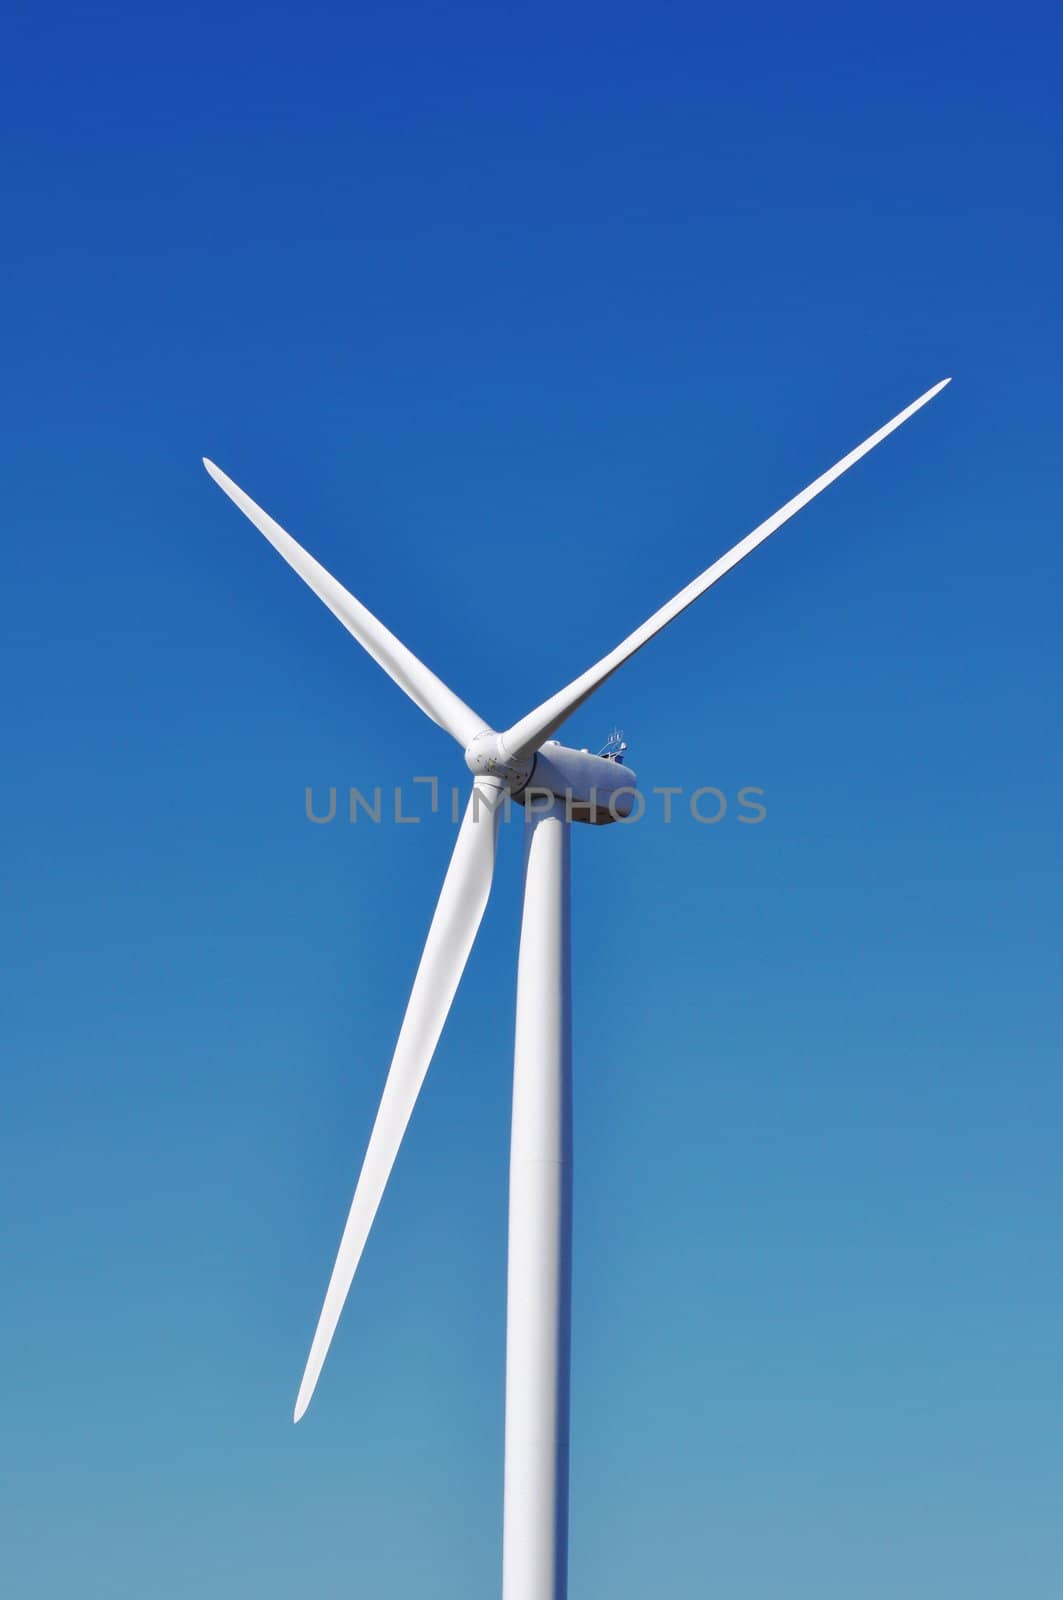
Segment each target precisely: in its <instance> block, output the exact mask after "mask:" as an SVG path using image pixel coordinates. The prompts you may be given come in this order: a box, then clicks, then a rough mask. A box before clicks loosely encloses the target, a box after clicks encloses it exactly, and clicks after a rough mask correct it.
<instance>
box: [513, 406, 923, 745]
mask: <svg viewBox="0 0 1063 1600" xmlns="http://www.w3.org/2000/svg"><path fill="white" fill-rule="evenodd" d="M950 381H951V380H950V379H948V378H944V379H943V380H942V381H941V383H936V384H935V385H934V387H933V388H932V389H928V390H927V392H926V394H922V395H920V396H919V399H918V400H913V401H912V404H911V405H910V406H908V407H906V409H905V410H904V411H902V412H900V414H899V415H898V416H896V417H894V418H893V420H892V422H887V423H886V425H885V427H883V428H879V430H878V432H877V433H873V434H872V435H871V437H870V439H865V440H864V442H863V444H860V445H857V447H856V449H855V450H850V452H849V454H848V455H847V456H843V457H842V459H841V460H840V461H838V462H836V463H835V464H834V466H833V467H831V468H830V469H829V471H827V472H824V473H823V474H822V476H821V477H819V478H817V479H816V481H815V483H810V484H809V486H808V488H807V489H802V490H801V493H800V494H796V495H794V497H793V499H792V500H788V501H787V502H786V504H785V505H784V506H783V507H782V509H781V510H779V511H776V513H775V515H774V516H772V517H769V518H768V520H767V522H762V523H761V524H760V526H759V528H754V529H753V532H752V533H747V534H746V536H745V538H744V539H742V540H740V541H739V543H738V544H736V545H735V547H734V549H733V550H728V552H727V554H726V555H725V556H721V557H720V559H719V560H718V561H714V562H713V564H712V566H711V567H707V568H706V570H705V571H704V572H703V573H702V574H701V576H700V577H698V578H695V579H694V581H693V583H688V584H687V586H686V588H685V589H682V590H680V592H679V594H677V595H676V596H675V598H674V599H673V600H669V601H668V603H667V604H666V605H663V606H662V607H661V608H660V610H659V611H655V612H654V613H653V616H652V617H650V618H649V620H648V621H647V622H644V623H643V624H642V626H641V628H636V629H635V631H634V633H631V634H629V635H628V637H627V638H626V639H624V640H623V642H622V643H621V644H618V645H617V647H616V649H615V650H612V651H610V653H609V655H607V656H603V657H602V659H601V661H599V662H597V663H596V665H595V666H593V667H590V668H588V670H587V671H586V672H585V673H584V674H583V675H582V677H579V678H575V679H574V680H573V681H572V683H570V684H569V685H568V686H567V687H566V688H564V689H561V690H560V691H559V692H558V693H557V694H555V695H553V696H552V697H551V698H550V699H549V700H544V701H543V703H542V705H541V706H537V707H536V709H535V710H534V711H531V712H529V713H528V715H527V716H526V717H523V718H522V719H521V720H520V722H516V723H514V724H513V726H512V728H509V729H507V731H506V732H505V733H504V734H503V735H502V737H501V743H502V745H503V747H504V749H505V752H506V754H507V755H508V756H510V757H511V758H512V759H513V760H515V761H518V760H524V759H526V758H527V757H528V756H530V755H533V754H534V752H535V751H536V750H538V748H539V746H540V745H541V744H542V743H543V741H544V739H549V738H550V736H551V734H553V733H554V732H555V731H556V730H557V729H558V728H559V727H560V726H561V724H562V723H563V722H564V721H565V719H566V718H567V717H570V716H571V715H572V713H573V711H575V710H576V709H577V708H578V707H579V706H581V705H582V704H583V702H584V700H586V699H587V698H588V697H589V696H590V695H592V694H593V693H594V691H595V689H597V688H598V686H599V684H602V683H604V682H605V680H606V678H609V677H611V676H612V674H613V673H614V672H615V671H616V669H617V667H620V666H622V665H623V663H624V662H625V661H626V660H627V659H628V657H629V656H633V655H634V654H635V652H636V651H637V650H641V649H642V646H643V645H644V644H646V643H647V642H648V641H649V640H650V639H652V638H653V636H654V634H655V633H660V631H661V629H662V628H664V627H666V626H667V624H668V623H669V622H671V621H672V620H673V618H675V617H678V615H679V613H680V612H681V611H685V610H686V608H687V606H689V605H690V604H692V602H693V601H695V600H696V599H697V598H698V596H699V595H702V594H704V593H705V590H706V589H710V588H711V587H712V585H713V584H714V583H716V582H717V580H718V579H720V578H722V577H723V575H724V573H726V572H730V570H731V568H732V567H736V566H737V565H738V563H739V562H740V561H741V560H742V559H743V557H744V556H747V555H748V554H749V552H750V551H751V550H755V549H756V547H757V545H758V544H763V543H764V540H765V539H767V538H768V537H769V536H770V535H771V534H773V533H774V532H775V530H776V528H781V527H782V525H783V523H784V522H789V520H790V518H791V517H792V516H794V515H795V514H796V513H797V512H798V511H800V510H801V508H802V506H807V505H808V502H809V501H810V500H814V499H815V498H816V496H817V494H820V493H822V491H823V490H824V489H826V488H827V487H828V485H829V484H832V483H833V482H834V480H835V478H840V477H841V475H842V473H843V472H848V470H849V468H850V467H851V466H854V465H855V463H856V462H857V461H859V460H860V458H861V456H866V455H867V453H868V451H869V450H873V449H874V448H875V446H876V445H877V444H881V443H882V441H883V439H885V438H887V437H888V435H889V434H891V433H892V432H893V431H894V429H895V428H899V427H900V425H901V423H902V422H907V421H908V418H909V417H911V416H914V415H915V413H916V412H917V411H918V410H919V409H920V407H922V406H925V405H926V403H927V401H928V400H933V398H934V396H935V395H936V394H940V392H941V390H942V389H944V387H945V385H946V384H947V383H949V382H950Z"/></svg>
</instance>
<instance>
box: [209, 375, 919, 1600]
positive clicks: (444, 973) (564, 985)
mask: <svg viewBox="0 0 1063 1600" xmlns="http://www.w3.org/2000/svg"><path fill="white" fill-rule="evenodd" d="M949 381H950V380H949V379H948V378H946V379H944V380H943V382H941V383H939V384H936V385H935V386H934V388H932V389H928V390H927V392H926V393H925V394H923V395H920V397H919V399H918V400H915V401H913V402H912V404H911V405H910V406H908V407H906V409H905V410H904V411H902V412H900V413H899V414H898V415H897V416H895V417H894V418H893V419H892V421H890V422H887V423H886V425H885V426H884V427H882V428H879V430H878V431H877V433H873V434H872V435H871V436H870V438H868V439H865V440H864V442H863V444H860V445H857V447H856V449H855V450H851V451H850V452H849V454H848V455H847V456H843V457H842V459H841V460H840V461H838V462H836V463H835V465H834V466H833V467H831V468H830V469H829V470H828V471H827V472H824V473H823V474H822V475H821V476H820V477H818V478H816V479H815V481H814V482H813V483H810V484H809V485H808V487H807V488H806V489H802V491H801V493H800V494H797V495H795V496H794V498H793V499H792V500H788V501H787V502H786V504H785V505H784V506H783V507H782V508H781V509H780V510H779V511H776V512H775V514H774V516H771V517H769V518H768V520H767V521H766V522H762V523H761V524H760V526H759V527H757V528H754V530H753V532H752V533H749V534H747V535H746V537H745V538H744V539H742V540H740V541H739V543H738V544H736V545H735V546H734V548H733V549H731V550H729V551H728V552H727V554H726V555H723V556H721V557H720V558H719V560H718V561H715V562H713V564H712V566H710V567H707V568H706V570H705V571H704V572H703V573H701V575H700V576H699V577H697V578H695V579H694V580H693V582H692V583H689V584H688V585H687V586H686V588H685V589H682V590H680V592H679V593H678V594H677V595H676V596H675V597H674V599H672V600H669V601H668V602H667V604H665V605H663V606H661V608H660V609H659V610H658V611H655V612H654V613H653V615H652V616H651V617H650V618H648V620H647V621H646V622H644V623H643V624H642V626H641V627H639V628H636V629H635V631H634V633H631V634H629V635H628V637H627V638H626V639H624V640H623V641H622V642H621V643H620V644H618V645H617V646H616V649H615V650H612V651H610V653H609V654H608V655H606V656H603V657H602V659H601V660H600V661H598V662H597V663H596V664H595V665H594V666H592V667H589V668H588V669H587V671H586V672H584V673H583V674H582V676H581V677H578V678H576V679H574V680H573V682H572V683H570V684H567V685H566V687H565V688H563V689H560V690H558V692H557V693H556V694H555V695H552V696H551V697H550V699H549V700H544V701H543V703H542V705H540V706H536V708H535V710H534V711H529V712H528V714H527V716H525V717H522V718H521V720H520V721H519V722H515V723H514V724H513V726H512V727H511V728H507V729H506V730H505V732H503V733H498V732H496V731H495V730H494V729H493V728H491V727H489V726H488V724H487V723H485V722H484V720H483V718H482V717H481V716H479V715H478V714H477V713H476V712H475V711H473V710H471V709H470V707H469V706H467V705H466V704H465V702H464V701H463V700H459V699H458V696H457V695H456V694H454V692H453V691H452V690H451V689H448V688H447V686H446V684H444V683H442V682H441V681H440V679H439V678H437V677H436V675H435V673H434V672H431V671H430V670H429V668H428V667H426V666H425V665H424V663H423V662H421V661H419V660H418V659H417V657H416V656H415V655H414V654H413V653H412V652H411V651H410V650H408V649H407V648H406V646H405V645H404V644H402V643H401V641H400V640H398V639H397V638H396V637H395V635H394V634H393V633H390V632H389V631H388V629H387V628H385V627H384V625H383V623H381V622H379V621H378V620H377V619H376V617H374V616H373V615H372V614H371V612H369V611H367V610H366V608H365V606H363V605H362V604H361V603H360V602H359V601H358V600H356V599H355V598H354V596H353V595H352V594H350V593H348V591H347V590H346V589H345V588H344V587H343V586H342V584H340V583H338V582H337V581H336V579H335V578H333V577H331V576H330V574H329V573H328V572H326V571H325V569H324V567H322V566H321V565H320V564H319V563H318V562H317V561H315V560H314V558H313V556H311V555H309V554H308V553H307V552H306V551H305V550H304V549H303V548H302V547H301V546H300V545H298V544H297V543H296V542H295V540H294V539H293V538H292V537H291V536H290V535H289V534H287V533H285V531H284V529H283V528H281V527H280V526H279V525H278V524H277V523H276V522H274V520H273V518H272V517H270V516H268V515H267V514H266V512H265V511H263V510H262V508H261V506H258V505H256V504H255V502H254V501H253V500H252V499H251V498H250V497H249V496H248V495H246V494H245V493H244V491H243V490H242V489H240V488H238V487H237V485H236V484H235V483H233V482H232V480H231V479H230V478H227V477H226V475H225V473H224V472H222V471H221V470H220V469H219V468H218V467H216V466H215V465H214V463H213V462H212V461H207V460H204V463H203V464H204V466H205V467H206V469H207V471H208V472H209V473H210V475H211V477H212V478H213V479H214V481H215V482H216V483H217V484H218V485H219V486H220V487H221V488H222V489H223V490H224V491H225V493H226V494H227V495H228V496H229V498H230V500H232V501H233V503H234V504H235V505H237V506H239V508H240V510H241V511H243V512H244V514H245V515H246V516H247V517H249V518H250V520H251V521H252V522H253V523H254V525H255V527H256V528H258V529H259V531H260V532H261V533H263V534H264V535H265V537H266V538H267V539H268V540H269V542H270V544H272V545H273V546H274V548H275V549H276V550H277V551H279V553H280V554H281V555H282V556H283V557H284V559H285V560H286V561H287V562H288V563H289V565H290V566H291V567H293V568H294V569H295V571H296V572H297V573H298V574H299V576H300V577H301V578H302V579H303V581H304V582H305V583H306V584H308V585H309V587H310V588H311V589H312V590H313V591H314V593H315V594H316V595H318V597H319V598H320V599H321V600H323V601H324V602H325V604H326V605H327V606H328V608H329V610H330V611H332V612H333V614H334V615H335V616H336V617H338V618H339V620H340V622H342V623H343V625H344V627H345V628H346V629H347V630H348V632H349V633H351V634H353V636H354V638H355V639H357V641H358V643H359V644H360V645H362V647H363V648H364V649H365V650H367V651H368V652H369V654H370V655H371V656H372V657H373V659H374V660H375V661H376V662H377V663H378V664H379V665H380V666H381V667H383V669H384V671H385V672H386V673H387V674H388V675H389V677H391V678H393V679H394V681H395V682H396V683H397V684H398V686H399V688H400V689H402V690H404V691H405V693H406V694H408V695H409V697H410V699H411V700H413V701H414V702H415V704H416V705H418V706H420V708H421V710H422V711H423V712H424V713H425V715H426V716H428V717H430V718H431V719H432V721H433V722H436V723H438V724H439V726H440V727H442V728H444V729H445V730H446V731H447V732H448V733H449V734H451V735H452V736H453V737H454V738H455V739H456V740H457V742H458V744H459V745H460V746H461V748H462V750H463V751H464V754H465V762H466V765H467V766H468V768H469V770H470V771H471V772H472V774H473V784H472V790H471V793H470V795H469V802H468V805H467V807H466V811H465V815H464V819H463V821H462V824H461V827H460V829H459V832H458V837H457V841H456V843H455V845H454V851H453V854H452V856H451V859H450V865H449V866H448V868H447V873H446V877H445V878H444V880H443V888H442V891H441V893H440V896H439V902H438V904H437V906H436V910H435V915H434V916H433V918H432V923H431V926H430V928H429V930H428V938H427V940H426V942H425V947H424V953H423V954H422V956H421V962H420V965H419V967H418V969H417V974H416V977H415V978H414V981H413V990H412V992H411V994H410V999H409V1003H408V1005H407V1007H406V1014H405V1016H404V1018H403V1022H402V1027H401V1029H400V1030H399V1037H398V1042H397V1044H396V1046H395V1053H394V1056H393V1057H392V1062H391V1068H390V1070H389V1072H388V1076H387V1080H386V1082H385V1084H384V1093H383V1096H382V1098H381V1101H380V1107H379V1109H378V1111H377V1115H376V1121H375V1123H374V1124H373V1131H372V1133H371V1135H370V1138H369V1145H368V1148H367V1150H366V1154H365V1159H364V1161H363V1164H362V1170H361V1175H360V1176H359V1179H358V1184H357V1187H356V1189H355V1192H354V1199H353V1201H352V1203H351V1209H350V1213H349V1215H348V1217H347V1222H346V1226H345V1227H344V1230H343V1236H342V1239H341V1241H340V1247H339V1254H338V1255H337V1257H336V1264H335V1266H334V1267H333V1269H332V1277H331V1280H330V1282H329V1286H328V1290H327V1292H326V1294H325V1302H324V1305H323V1306H322V1309H321V1315H320V1318H319V1320H318V1324H317V1330H316V1332H315V1334H314V1339H313V1343H312V1345H311V1347H310V1355H309V1358H308V1360H307V1363H306V1370H305V1372H304V1374H303V1380H302V1383H301V1385H300V1388H299V1395H298V1398H297V1400H296V1403H295V1421H296V1422H298V1421H299V1419H300V1417H301V1416H302V1415H303V1413H304V1412H305V1410H306V1408H307V1406H308V1405H309V1404H310V1400H311V1397H312V1395H313V1393H314V1389H315V1387H316V1385H317V1381H318V1378H319V1376H320V1374H321V1368H322V1365H323V1363H324V1360H325V1357H326V1355H327V1354H328V1349H329V1345H330V1344H331V1342H332V1337H333V1335H334V1333H335V1331H336V1325H337V1323H338V1322H339V1319H340V1313H341V1312H342V1310H343V1305H344V1301H345V1300H346V1298H347V1293H348V1291H349V1289H350V1287H351V1281H352V1279H353V1277H354V1274H355V1270H356V1268H357V1266H358V1262H359V1260H360V1259H361V1255H362V1250H363V1249H364V1246H365V1241H366V1237H367V1235H368V1233H369V1229H370V1227H371V1226H372V1223H373V1218H374V1217H375V1216H376V1212H377V1207H378V1206H379V1204H380V1199H381V1196H382V1195H383V1192H384V1187H385V1185H386V1184H387V1181H388V1177H389V1176H390V1173H391V1169H392V1166H393V1165H394V1162H395V1157H396V1155H397V1154H398V1149H399V1145H400V1143H401V1142H402V1137H403V1134H404V1133H405V1131H406V1126H407V1124H408V1122H409V1120H410V1115H411V1113H412V1111H413V1108H414V1104H415V1102H416V1100H417V1096H418V1094H419V1092H420V1089H421V1085H422V1084H423V1082H424V1079H425V1075H426V1073H427V1072H428V1067H429V1064H430V1063H431V1060H432V1056H433V1054H434V1052H435V1048H436V1044H437V1043H438V1040H439V1036H440V1033H441V1032H442V1030H443V1024H444V1023H445V1022H446V1019H447V1014H448V1012H449V1011H450V1007H451V1004H452V1002H453V1000H454V995H455V993H456V991H457V987H458V984H459V982H460V981H461V975H462V973H463V972H464V970H465V963H466V962H467V960H468V958H469V952H470V950H471V949H472V945H473V941H474V940H475V938H476V934H477V930H478V929H479V926H480V922H481V919H482V917H483V914H484V910H485V908H486V905H487V899H488V896H489V894H490V892H491V879H492V875H493V873H494V865H495V849H496V844H497V840H498V825H499V818H500V815H501V812H502V809H503V805H504V803H505V802H506V800H507V799H508V798H510V797H512V799H514V800H516V801H517V802H518V803H521V804H523V805H524V806H525V814H526V815H525V820H526V824H527V826H526V829H525V863H524V903H523V912H522V917H521V930H520V952H519V956H518V962H517V1006H516V1045H515V1050H514V1071H513V1121H512V1133H511V1145H510V1175H509V1263H508V1282H507V1314H506V1443H505V1480H504V1495H503V1555H502V1594H503V1600H564V1596H565V1593H566V1589H567V1537H568V1412H569V1323H570V1284H571V1267H570V1262H571V1251H570V1245H571V1225H572V1212H571V1192H572V1190H571V1183H572V1120H571V1067H572V1063H571V1023H570V972H569V824H570V823H571V822H589V823H598V824H602V823H608V822H611V821H615V820H618V818H619V817H620V816H622V815H625V814H626V812H627V810H628V800H627V795H628V794H630V793H631V792H633V789H634V783H635V774H634V773H633V772H631V771H630V770H629V769H628V768H627V767H625V766H623V765H622V764H621V762H620V760H619V759H618V757H616V756H614V755H611V754H602V755H591V754H589V753H588V752H587V751H583V750H574V749H569V748H568V747H567V746H565V745H562V744H560V743H559V742H558V741H557V740H556V739H554V738H553V735H554V733H555V732H556V731H557V729H558V728H559V727H560V726H561V724H562V723H563V722H564V721H565V720H566V719H567V718H568V717H569V716H571V714H572V712H573V711H575V710H576V709H577V707H579V706H581V705H582V704H583V702H584V701H585V700H586V699H587V698H588V697H589V696H590V695H592V694H593V693H594V691H595V689H597V688H598V687H599V686H600V685H601V684H603V683H604V682H605V680H606V679H607V678H608V677H610V676H611V675H612V674H613V673H614V672H615V671H616V670H617V668H618V667H620V666H622V665H623V663H624V662H625V661H627V660H628V658H629V657H630V656H633V655H634V654H635V652H636V651H637V650H641V649H642V646H643V645H644V644H646V643H648V641H649V640H650V639H652V638H653V636H654V634H656V633H659V632H660V630H661V629H662V628H664V627H666V626H667V624H668V623H669V622H672V621H673V620H674V619H675V618H676V617H677V616H679V614H680V612H682V611H685V610H686V608H687V606H689V605H691V604H692V603H693V602H694V601H695V600H696V599H697V598H698V596H699V595H702V594H704V593H705V591H706V589H709V588H711V587H712V585H713V584H714V583H716V582H717V581H718V580H719V579H720V578H722V577H723V576H724V574H725V573H727V572H730V570H731V568H732V567H735V566H737V565H738V563H739V562H740V561H741V560H743V559H744V557H746V556H747V555H749V553H750V551H751V550H755V549H756V547H757V545H759V544H763V542H764V540H765V539H767V538H768V537H769V536H770V535H771V534H773V533H774V532H775V531H776V529H777V528H781V527H782V525H783V523H784V522H788V521H789V519H790V518H791V517H792V516H794V515H795V514H796V513H797V512H798V511H800V510H801V509H802V507H803V506H806V505H808V503H809V501H810V500H814V499H815V497H816V496H817V495H818V494H820V493H821V492H822V491H823V490H824V489H826V488H827V487H828V486H829V485H830V484H832V483H833V482H834V481H835V479H836V478H840V477H841V475H842V473H843V472H847V471H848V470H849V468H850V467H851V466H854V465H855V463H856V462H857V461H859V460H860V458H861V457H862V456H866V455H867V454H868V452H869V451H871V450H873V449H874V448H875V446H876V445H877V444H881V442H882V440H883V439H885V438H887V437H888V435H889V434H891V433H893V431H894V430H895V429H896V428H899V427H900V426H901V424H902V423H903V422H907V420H908V418H909V417H911V416H913V415H914V413H915V412H916V411H918V410H919V409H920V408H921V407H922V406H924V405H926V403H927V401H929V400H932V399H933V398H934V396H935V395H936V394H938V393H939V392H940V391H941V390H942V389H943V388H944V387H945V384H946V383H948V382H949Z"/></svg>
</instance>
